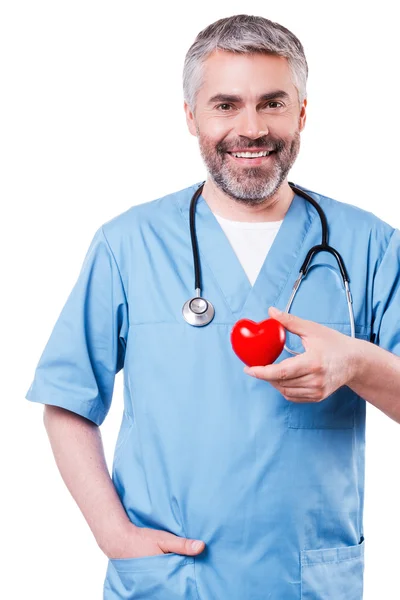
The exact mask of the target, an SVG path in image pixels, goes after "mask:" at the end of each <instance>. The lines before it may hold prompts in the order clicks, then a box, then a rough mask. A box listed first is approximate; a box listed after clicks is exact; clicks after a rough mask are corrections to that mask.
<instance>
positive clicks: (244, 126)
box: [236, 108, 269, 139]
mask: <svg viewBox="0 0 400 600" xmlns="http://www.w3.org/2000/svg"><path fill="white" fill-rule="evenodd" d="M236 132H237V134H238V135H242V136H244V137H248V138H252V139H256V138H258V137H261V136H263V135H267V134H268V132H269V130H268V126H267V123H266V118H265V115H264V116H263V115H260V114H259V113H258V112H257V110H256V109H254V108H244V109H243V110H242V111H241V114H240V116H239V118H238V119H237V123H236Z"/></svg>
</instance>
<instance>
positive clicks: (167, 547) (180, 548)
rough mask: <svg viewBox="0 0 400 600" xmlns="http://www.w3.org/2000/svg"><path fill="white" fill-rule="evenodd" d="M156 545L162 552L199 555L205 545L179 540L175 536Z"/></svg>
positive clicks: (197, 541)
mask: <svg viewBox="0 0 400 600" xmlns="http://www.w3.org/2000/svg"><path fill="white" fill-rule="evenodd" d="M157 543H158V545H159V547H160V548H161V550H162V551H163V552H174V553H177V554H187V555H189V556H190V555H193V554H200V552H203V550H204V547H205V543H204V542H202V541H200V540H192V539H186V538H181V537H179V536H177V535H171V537H170V536H168V538H166V539H163V540H158V542H157Z"/></svg>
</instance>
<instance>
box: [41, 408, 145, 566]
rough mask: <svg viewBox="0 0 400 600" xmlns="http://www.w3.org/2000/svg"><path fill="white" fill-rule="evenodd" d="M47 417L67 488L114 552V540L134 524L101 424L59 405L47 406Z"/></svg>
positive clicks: (97, 534) (101, 542) (94, 530)
mask: <svg viewBox="0 0 400 600" xmlns="http://www.w3.org/2000/svg"><path fill="white" fill-rule="evenodd" d="M43 419H44V424H45V427H46V431H47V434H48V436H49V440H50V444H51V448H52V450H53V454H54V458H55V460H56V464H57V467H58V469H59V471H60V474H61V476H62V478H63V480H64V482H65V484H66V486H67V488H68V489H69V491H70V492H71V494H72V496H73V498H74V500H75V501H76V503H77V504H78V506H79V508H80V510H81V511H82V514H83V516H84V517H85V519H86V521H87V523H88V525H89V527H90V529H91V530H92V533H93V535H94V537H95V538H96V541H97V544H98V545H99V547H100V548H101V550H103V552H105V553H106V554H108V553H110V552H111V553H113V549H112V548H111V544H112V540H115V541H117V540H119V539H121V538H123V537H124V535H125V533H126V531H127V530H128V529H129V527H133V525H132V523H131V522H130V520H129V518H128V516H127V514H126V512H125V510H124V507H123V506H122V504H121V501H120V499H119V497H118V494H117V492H116V490H115V487H114V484H113V482H112V480H111V477H110V475H109V472H108V469H107V464H106V461H105V457H104V449H103V442H102V439H101V433H100V429H99V427H97V425H95V424H94V423H92V422H91V421H89V420H88V419H85V418H84V417H81V416H80V415H77V414H75V413H73V412H70V411H68V410H65V409H63V408H60V407H58V406H50V405H45V409H44V414H43Z"/></svg>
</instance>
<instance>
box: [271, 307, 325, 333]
mask: <svg viewBox="0 0 400 600" xmlns="http://www.w3.org/2000/svg"><path fill="white" fill-rule="evenodd" d="M268 314H269V316H270V317H271V318H272V319H275V320H276V321H279V323H281V324H282V325H283V326H284V328H285V329H287V330H288V331H290V332H291V333H296V334H297V335H299V336H300V337H302V336H306V335H307V334H308V333H311V332H312V331H313V329H314V327H313V325H314V323H313V322H312V321H307V320H306V319H301V318H300V317H296V315H293V314H292V313H287V312H282V311H280V310H278V309H277V308H276V307H275V306H270V308H269V309H268Z"/></svg>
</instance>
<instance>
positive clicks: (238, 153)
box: [232, 152, 271, 158]
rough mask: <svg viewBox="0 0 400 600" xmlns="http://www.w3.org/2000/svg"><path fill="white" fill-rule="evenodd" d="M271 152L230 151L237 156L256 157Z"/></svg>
mask: <svg viewBox="0 0 400 600" xmlns="http://www.w3.org/2000/svg"><path fill="white" fill-rule="evenodd" d="M269 154H271V152H232V155H233V156H236V157H237V158H258V157H259V156H269Z"/></svg>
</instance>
